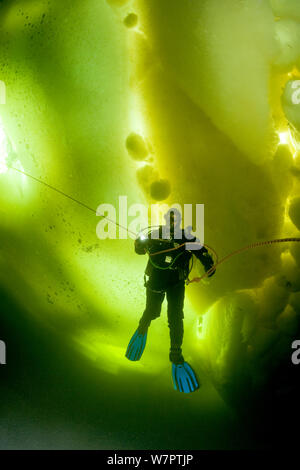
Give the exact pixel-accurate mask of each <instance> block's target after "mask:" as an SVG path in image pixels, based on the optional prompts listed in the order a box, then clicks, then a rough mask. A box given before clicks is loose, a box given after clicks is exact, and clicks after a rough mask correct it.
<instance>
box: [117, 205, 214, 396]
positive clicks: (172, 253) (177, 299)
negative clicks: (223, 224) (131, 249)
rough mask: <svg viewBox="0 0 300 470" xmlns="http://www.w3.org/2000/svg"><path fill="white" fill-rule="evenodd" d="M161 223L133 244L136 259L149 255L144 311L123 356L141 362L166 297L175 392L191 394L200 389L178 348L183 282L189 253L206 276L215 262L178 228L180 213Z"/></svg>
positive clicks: (170, 214) (171, 211) (171, 213)
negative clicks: (191, 246) (154, 321)
mask: <svg viewBox="0 0 300 470" xmlns="http://www.w3.org/2000/svg"><path fill="white" fill-rule="evenodd" d="M164 219H165V221H166V225H160V226H159V228H158V230H155V231H152V232H151V230H149V233H148V234H147V236H144V235H140V236H139V237H138V238H137V239H136V240H135V252H136V253H137V254H138V255H144V254H146V253H148V255H149V261H148V264H147V267H146V270H145V274H144V281H145V283H144V285H145V287H146V308H145V310H144V313H143V315H142V317H141V319H140V321H139V325H138V328H137V330H136V331H135V333H134V334H133V336H132V338H131V340H130V342H129V344H128V347H127V351H126V354H125V356H126V357H127V359H129V360H130V361H139V360H140V358H141V356H142V354H143V352H144V349H145V346H146V340H147V333H148V328H149V326H150V323H151V321H152V320H154V319H155V318H158V317H159V316H160V313H161V306H162V303H163V300H164V298H165V296H166V298H167V302H168V309H167V312H168V326H169V331H170V353H169V359H170V361H171V362H172V377H173V384H174V388H175V390H178V391H180V392H184V393H190V392H194V391H195V390H197V389H198V388H199V383H198V381H197V378H196V375H195V373H194V371H193V369H192V367H191V366H190V365H189V364H188V363H187V362H185V360H184V357H183V355H182V348H181V346H182V342H183V332H184V328H183V318H184V313H183V306H184V294H185V281H186V279H187V278H188V276H189V273H190V271H191V269H190V260H191V258H192V256H193V254H192V253H194V254H195V256H196V257H197V258H198V259H199V260H200V262H201V263H202V265H203V266H204V269H205V271H206V272H207V271H209V270H210V269H211V268H212V267H213V265H214V262H213V259H212V257H211V256H210V254H209V253H208V251H207V249H206V248H205V247H204V246H202V245H201V244H200V243H199V241H198V240H197V238H196V237H193V236H192V234H190V233H189V232H190V230H191V227H189V228H188V230H187V229H185V230H184V229H181V228H180V224H181V213H180V211H179V210H177V209H176V208H171V209H169V210H168V212H167V213H166V214H165V215H164ZM149 235H150V237H149ZM186 235H188V238H187V237H186ZM191 236H192V238H191ZM192 243H194V244H195V243H196V244H197V245H198V247H197V249H196V250H195V247H194V248H193V249H192V252H191V251H190V250H189V249H186V248H187V247H188V245H187V244H192ZM183 244H186V245H187V246H185V245H183ZM182 245H183V246H182ZM156 253H157V254H156ZM214 273H215V270H212V272H211V273H210V274H209V277H211V276H212V275H213V274H214Z"/></svg>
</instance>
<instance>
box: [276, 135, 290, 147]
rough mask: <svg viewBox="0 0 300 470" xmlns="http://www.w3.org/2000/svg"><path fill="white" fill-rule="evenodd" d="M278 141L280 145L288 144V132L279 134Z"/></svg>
mask: <svg viewBox="0 0 300 470" xmlns="http://www.w3.org/2000/svg"><path fill="white" fill-rule="evenodd" d="M278 135H279V141H280V144H281V145H287V144H289V133H288V132H279V134H278Z"/></svg>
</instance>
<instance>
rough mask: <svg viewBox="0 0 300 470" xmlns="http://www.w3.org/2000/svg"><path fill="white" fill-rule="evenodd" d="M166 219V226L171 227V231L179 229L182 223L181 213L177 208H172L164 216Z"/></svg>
mask: <svg viewBox="0 0 300 470" xmlns="http://www.w3.org/2000/svg"><path fill="white" fill-rule="evenodd" d="M164 219H165V221H166V225H167V226H168V227H170V228H171V230H174V229H178V228H179V227H180V223H181V213H180V211H179V210H178V209H176V208H175V207H171V209H169V210H168V212H166V214H165V215H164Z"/></svg>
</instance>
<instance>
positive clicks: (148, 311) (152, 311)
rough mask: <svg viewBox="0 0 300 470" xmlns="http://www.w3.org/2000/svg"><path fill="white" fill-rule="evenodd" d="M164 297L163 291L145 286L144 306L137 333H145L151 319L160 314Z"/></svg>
mask: <svg viewBox="0 0 300 470" xmlns="http://www.w3.org/2000/svg"><path fill="white" fill-rule="evenodd" d="M164 297H165V294H164V292H156V291H153V290H151V289H150V288H149V287H147V288H146V308H145V310H144V313H143V316H142V317H141V319H140V322H139V326H138V331H139V333H141V334H144V333H146V331H147V330H148V328H149V326H150V323H151V321H152V320H154V319H155V318H158V317H159V316H160V312H161V306H162V303H163V300H164Z"/></svg>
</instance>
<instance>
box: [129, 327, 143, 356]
mask: <svg viewBox="0 0 300 470" xmlns="http://www.w3.org/2000/svg"><path fill="white" fill-rule="evenodd" d="M146 341H147V330H143V331H141V330H140V329H139V328H138V329H137V330H136V331H135V333H134V334H133V336H132V338H131V340H130V341H129V344H128V347H127V350H126V354H125V356H126V357H127V359H129V360H130V361H139V360H140V359H141V357H142V354H143V352H144V349H145V346H146Z"/></svg>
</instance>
